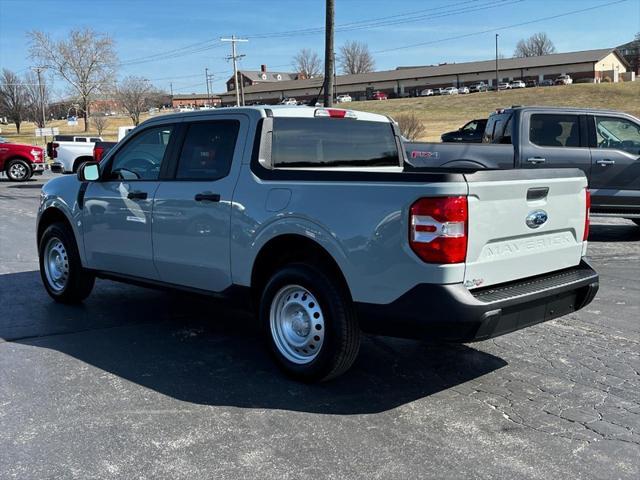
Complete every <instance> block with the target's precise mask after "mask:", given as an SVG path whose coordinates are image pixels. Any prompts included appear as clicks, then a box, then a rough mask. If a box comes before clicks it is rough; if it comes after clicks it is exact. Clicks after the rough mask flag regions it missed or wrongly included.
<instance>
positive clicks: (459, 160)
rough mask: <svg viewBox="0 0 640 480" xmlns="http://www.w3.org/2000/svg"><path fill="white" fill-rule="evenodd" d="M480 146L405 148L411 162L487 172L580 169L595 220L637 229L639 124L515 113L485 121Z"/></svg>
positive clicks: (604, 116)
mask: <svg viewBox="0 0 640 480" xmlns="http://www.w3.org/2000/svg"><path fill="white" fill-rule="evenodd" d="M482 141H483V143H482V144H480V145H453V144H450V143H446V144H443V143H417V142H415V143H408V144H407V149H408V151H409V156H410V157H411V158H410V162H411V163H415V164H416V165H420V166H424V165H425V164H428V165H429V166H431V167H435V166H444V167H451V166H460V167H470V168H479V167H482V168H489V169H513V168H516V169H522V168H528V169H531V168H541V167H550V168H579V169H581V170H582V171H583V172H584V174H585V175H586V176H587V178H588V180H589V186H590V188H591V189H592V198H591V200H592V204H591V211H592V213H593V214H594V215H606V216H615V217H623V218H630V219H632V220H633V221H634V222H636V223H638V224H640V170H638V168H637V167H638V162H639V161H640V120H638V119H637V118H635V117H633V116H631V115H628V114H626V113H622V112H616V111H613V110H592V109H583V108H554V107H516V108H509V109H504V110H498V111H497V112H495V113H493V114H492V115H490V116H489V120H488V122H487V126H486V128H485V133H484V136H483V140H482Z"/></svg>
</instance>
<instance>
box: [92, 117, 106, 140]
mask: <svg viewBox="0 0 640 480" xmlns="http://www.w3.org/2000/svg"><path fill="white" fill-rule="evenodd" d="M91 118H92V120H93V126H94V127H96V132H98V136H101V135H102V132H103V131H104V129H105V128H107V124H108V123H109V120H108V119H107V117H106V116H104V115H98V116H94V117H91Z"/></svg>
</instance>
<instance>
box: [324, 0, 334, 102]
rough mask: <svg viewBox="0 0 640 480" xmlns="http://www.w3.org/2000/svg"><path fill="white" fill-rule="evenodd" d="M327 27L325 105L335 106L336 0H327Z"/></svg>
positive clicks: (325, 32)
mask: <svg viewBox="0 0 640 480" xmlns="http://www.w3.org/2000/svg"><path fill="white" fill-rule="evenodd" d="M326 2H327V5H326V12H325V28H324V106H325V107H332V106H333V85H334V81H333V79H334V77H333V76H334V58H335V57H334V53H333V24H334V19H335V14H336V9H335V0H326Z"/></svg>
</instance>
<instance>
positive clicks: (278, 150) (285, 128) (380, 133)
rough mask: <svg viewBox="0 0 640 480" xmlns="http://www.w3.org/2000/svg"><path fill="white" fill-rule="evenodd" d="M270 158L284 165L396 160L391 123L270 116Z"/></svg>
mask: <svg viewBox="0 0 640 480" xmlns="http://www.w3.org/2000/svg"><path fill="white" fill-rule="evenodd" d="M271 158H272V162H273V165H274V166H275V167H284V168H287V167H289V168H293V167H303V166H304V167H379V166H398V165H399V163H400V157H399V155H398V146H397V143H396V137H395V134H394V131H393V128H392V126H391V123H387V122H370V121H364V120H353V119H342V118H341V119H337V118H287V117H284V118H274V119H273V144H272V150H271Z"/></svg>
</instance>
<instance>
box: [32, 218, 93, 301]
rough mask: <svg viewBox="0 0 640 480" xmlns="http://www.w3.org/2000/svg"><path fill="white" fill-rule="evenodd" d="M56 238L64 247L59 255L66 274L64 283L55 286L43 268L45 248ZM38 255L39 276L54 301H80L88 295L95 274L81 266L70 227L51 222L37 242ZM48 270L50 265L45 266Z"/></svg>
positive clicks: (91, 288)
mask: <svg viewBox="0 0 640 480" xmlns="http://www.w3.org/2000/svg"><path fill="white" fill-rule="evenodd" d="M55 240H58V241H59V242H61V244H62V245H63V247H64V255H62V256H61V258H62V259H63V260H62V261H63V262H64V264H65V267H66V270H67V274H66V275H65V276H64V277H63V278H65V280H64V285H63V287H62V288H56V286H55V285H53V284H52V282H51V281H50V280H49V279H48V278H47V276H48V275H47V271H46V268H45V254H46V252H45V249H47V248H48V246H49V243H50V242H55ZM38 256H39V259H40V277H41V278H42V283H43V284H44V287H45V289H46V290H47V293H48V294H49V296H51V298H53V299H54V300H55V301H56V302H60V303H80V302H82V301H83V300H84V299H85V298H87V297H88V296H89V294H90V293H91V290H93V285H94V283H95V276H94V275H93V274H92V273H91V272H89V271H87V270H86V269H85V268H83V267H82V263H81V262H80V254H79V253H78V246H77V245H76V241H75V238H74V236H73V232H72V231H71V228H70V227H69V226H68V225H66V224H64V223H53V224H51V225H49V226H48V227H47V229H46V230H45V231H44V233H43V234H42V236H41V237H40V240H39V242H38ZM47 268H49V270H50V269H51V267H47Z"/></svg>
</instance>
